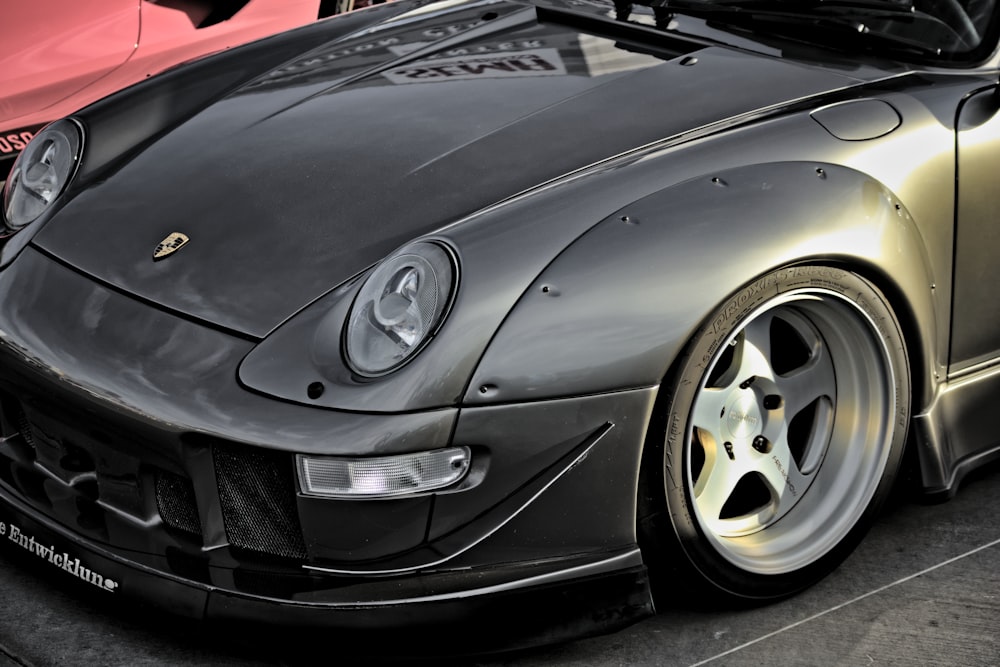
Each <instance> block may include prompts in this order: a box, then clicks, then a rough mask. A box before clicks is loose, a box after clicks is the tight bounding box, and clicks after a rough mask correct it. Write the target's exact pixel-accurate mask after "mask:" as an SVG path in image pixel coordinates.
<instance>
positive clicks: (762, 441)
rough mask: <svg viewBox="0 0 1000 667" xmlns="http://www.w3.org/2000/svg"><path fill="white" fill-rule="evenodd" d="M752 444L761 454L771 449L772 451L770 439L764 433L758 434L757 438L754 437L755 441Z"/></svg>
mask: <svg viewBox="0 0 1000 667" xmlns="http://www.w3.org/2000/svg"><path fill="white" fill-rule="evenodd" d="M750 446H751V447H753V448H754V449H756V450H757V451H758V452H760V453H761V454H767V453H768V452H769V451H771V443H770V441H768V439H767V438H765V437H764V436H762V435H758V436H757V437H756V438H754V439H753V443H751V445H750Z"/></svg>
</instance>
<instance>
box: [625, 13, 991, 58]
mask: <svg viewBox="0 0 1000 667" xmlns="http://www.w3.org/2000/svg"><path fill="white" fill-rule="evenodd" d="M612 2H613V4H614V6H615V13H616V17H617V18H618V19H619V20H623V21H636V22H640V23H651V24H653V25H655V26H656V27H657V28H659V29H661V30H668V31H677V32H687V31H689V30H691V31H692V32H699V31H698V30H697V27H696V26H695V27H694V28H693V29H692V26H690V25H686V24H685V19H686V18H689V17H693V18H695V19H697V20H698V21H699V22H702V23H703V25H705V26H707V27H708V28H710V29H713V30H723V31H726V32H729V33H733V34H736V35H740V34H743V35H748V34H757V35H772V36H775V35H776V36H780V37H782V38H784V39H791V40H794V41H798V42H804V43H809V44H814V45H818V46H823V47H826V48H833V49H838V50H845V51H851V52H857V51H867V52H875V53H878V54H880V55H885V56H888V57H894V58H898V59H902V60H910V61H913V60H918V61H928V62H935V63H947V62H960V63H974V62H978V61H982V60H983V59H985V58H986V57H988V56H989V55H990V54H991V53H992V52H993V49H994V47H995V45H996V34H995V33H996V32H997V25H996V24H997V21H996V20H994V8H995V6H996V3H997V0H612Z"/></svg>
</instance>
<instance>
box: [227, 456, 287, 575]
mask: <svg viewBox="0 0 1000 667" xmlns="http://www.w3.org/2000/svg"><path fill="white" fill-rule="evenodd" d="M212 452H213V456H214V459H215V475H216V480H217V482H218V484H219V501H220V502H221V504H222V518H223V520H224V521H225V524H226V535H227V536H228V538H229V543H230V544H231V545H232V546H234V547H236V548H239V549H247V550H250V551H257V552H260V553H266V554H272V555H274V556H281V557H283V558H296V559H304V558H305V557H306V546H305V541H304V540H303V539H302V528H301V527H300V526H299V519H298V513H297V511H296V507H295V480H294V479H293V478H292V462H291V460H290V459H289V456H290V455H289V454H286V453H283V452H274V451H270V450H266V449H256V448H250V447H236V446H233V445H225V444H216V445H215V446H214V447H213V449H212Z"/></svg>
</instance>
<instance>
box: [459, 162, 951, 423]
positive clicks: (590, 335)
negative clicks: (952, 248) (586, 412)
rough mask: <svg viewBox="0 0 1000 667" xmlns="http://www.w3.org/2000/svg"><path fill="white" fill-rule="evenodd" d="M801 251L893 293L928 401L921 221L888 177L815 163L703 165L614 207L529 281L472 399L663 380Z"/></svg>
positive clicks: (931, 309) (930, 340)
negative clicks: (719, 318) (729, 302)
mask: <svg viewBox="0 0 1000 667" xmlns="http://www.w3.org/2000/svg"><path fill="white" fill-rule="evenodd" d="M775 239H777V241H776V242H775V241H774V240H775ZM720 257H721V259H720ZM706 258H707V259H706ZM713 258H714V259H713ZM804 263H817V264H829V265H831V266H838V267H841V268H846V269H849V270H851V271H853V272H855V273H857V274H859V275H861V276H862V277H863V278H865V279H866V280H868V281H869V282H871V283H872V284H874V285H875V286H876V287H877V288H878V289H879V290H881V291H882V292H883V293H884V295H885V297H886V298H887V299H888V301H889V303H890V305H891V306H892V308H893V309H894V311H895V312H896V316H897V318H898V320H899V323H900V326H901V328H902V329H903V333H904V336H905V340H906V342H907V349H908V354H909V356H910V367H911V378H912V379H913V387H912V392H911V396H912V397H913V406H912V407H913V410H914V412H916V411H919V409H920V408H922V407H923V406H926V405H928V404H929V403H930V401H931V399H932V396H933V382H934V372H935V369H936V367H937V362H936V352H935V350H936V349H937V347H938V337H939V335H940V332H939V331H938V327H937V324H936V322H937V321H938V317H937V314H938V309H939V308H940V305H939V304H938V303H937V295H936V293H935V291H936V290H935V289H934V288H933V287H932V286H933V284H934V282H935V280H934V277H933V275H932V270H931V268H930V267H931V262H930V260H929V257H928V252H927V248H926V246H925V244H924V241H923V239H922V236H921V234H920V231H919V229H918V227H917V225H916V224H915V223H914V221H913V219H912V218H911V217H910V215H909V213H908V211H907V210H906V208H905V206H904V205H903V204H902V203H901V202H900V200H899V199H898V198H897V197H896V196H895V195H894V194H893V193H892V192H891V191H890V190H889V189H888V188H886V187H885V186H884V185H882V184H881V183H879V182H878V181H876V180H874V179H872V178H871V177H870V176H867V175H866V174H863V173H861V172H858V171H856V170H853V169H849V168H846V167H841V166H837V165H830V164H822V163H813V162H776V163H766V164H756V165H750V166H745V167H738V168H734V169H730V170H726V171H720V172H716V173H709V174H705V175H703V176H700V177H697V178H693V179H690V180H688V181H685V182H682V183H679V184H677V185H673V186H670V187H667V188H665V189H663V190H661V191H659V192H656V193H654V194H652V195H649V196H647V197H645V198H643V199H641V200H639V201H637V202H634V203H633V204H631V205H629V206H626V207H623V208H622V209H620V210H619V211H617V212H615V213H614V214H612V215H610V216H608V217H607V218H606V219H604V220H603V221H602V222H600V223H599V224H597V225H596V226H595V227H594V228H592V229H591V230H590V231H589V232H588V233H587V234H585V235H584V236H582V237H581V238H580V239H578V240H576V241H575V242H574V243H573V244H571V245H570V246H569V247H568V248H566V249H565V250H564V251H563V252H562V253H561V254H560V255H559V256H558V257H556V258H555V259H554V260H553V261H552V262H551V263H550V265H549V266H548V267H547V268H546V269H545V270H544V271H543V272H542V273H541V274H540V275H539V276H537V277H536V279H535V280H534V281H533V283H532V284H531V286H530V287H529V288H528V289H527V290H526V291H525V293H524V294H523V295H522V297H521V299H520V300H519V302H518V303H517V305H516V306H515V307H514V308H513V309H512V311H511V313H510V314H509V315H508V317H507V318H506V320H505V321H504V323H503V325H502V326H501V327H500V329H499V330H498V331H497V334H496V335H495V337H494V338H493V340H492V341H491V343H490V345H489V347H488V348H487V350H486V352H485V354H484V355H483V357H482V359H481V361H480V363H479V365H478V367H477V369H476V371H475V373H474V374H473V377H472V379H471V381H470V383H469V389H468V392H467V394H466V396H465V402H466V403H467V404H489V403H496V402H513V401H521V400H532V399H543V398H554V397H560V396H571V395H583V394H589V393H602V392H606V391H613V390H617V389H628V388H637V387H641V386H653V385H658V384H660V383H661V382H662V381H663V379H664V378H665V377H666V376H667V373H668V370H669V368H670V366H671V364H672V363H674V361H675V360H676V359H677V357H678V356H679V355H680V354H681V352H682V351H683V349H684V347H685V345H686V344H687V342H688V341H689V340H691V338H692V337H693V335H694V334H695V332H696V331H697V330H698V328H699V327H701V326H704V325H705V319H706V318H708V317H709V316H710V314H711V313H712V312H713V311H714V310H715V309H716V308H717V306H718V305H719V304H721V303H723V302H724V301H725V299H726V298H727V297H729V296H730V295H732V294H733V293H735V292H737V291H738V290H739V289H740V288H741V287H742V286H744V285H747V284H751V283H752V282H753V280H754V279H755V278H759V277H760V276H763V275H766V274H767V273H768V272H770V271H773V270H776V269H779V268H782V267H789V266H794V265H796V264H804ZM719 265H721V267H720V266H719ZM540 333H544V335H540ZM483 388H486V389H487V391H482V389H483Z"/></svg>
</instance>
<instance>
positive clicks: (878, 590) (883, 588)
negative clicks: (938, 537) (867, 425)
mask: <svg viewBox="0 0 1000 667" xmlns="http://www.w3.org/2000/svg"><path fill="white" fill-rule="evenodd" d="M998 544H1000V539H998V540H993V541H992V542H990V543H988V544H984V545H982V546H980V547H976V548H975V549H973V550H971V551H967V552H965V553H964V554H960V555H958V556H955V557H954V558H949V559H948V560H946V561H942V562H940V563H938V564H937V565H931V566H930V567H929V568H927V569H925V570H921V571H920V572H916V573H914V574H911V575H909V576H907V577H903V578H902V579H899V580H897V581H894V582H892V583H891V584H886V585H885V586H881V587H879V588H876V589H875V590H873V591H868V592H867V593H865V594H863V595H859V596H858V597H856V598H854V599H853V600H848V601H847V602H842V603H840V604H838V605H836V606H834V607H830V608H829V609H826V610H824V611H821V612H819V613H817V614H813V615H812V616H809V617H808V618H803V619H802V620H801V621H796V622H795V623H792V624H790V625H786V626H785V627H783V628H779V629H778V630H775V631H774V632H769V633H767V634H766V635H761V636H760V637H757V638H756V639H751V640H750V641H748V642H746V643H744V644H740V645H739V646H734V647H733V648H731V649H729V650H728V651H723V652H722V653H720V654H718V655H713V656H712V657H711V658H706V659H704V660H702V661H700V662H696V663H694V664H692V665H691V666H690V667H700V665H707V664H708V663H710V662H714V661H716V660H718V659H719V658H724V657H726V656H727V655H732V654H733V653H736V652H737V651H742V650H743V649H745V648H747V647H748V646H753V645H754V644H758V643H760V642H762V641H764V640H765V639H770V638H771V637H774V636H776V635H780V634H781V633H782V632H786V631H787V630H791V629H792V628H797V627H799V626H800V625H805V624H806V623H809V622H810V621H815V620H816V619H817V618H820V617H821V616H826V615H827V614H829V613H832V612H835V611H838V610H840V609H843V608H844V607H847V606H849V605H852V604H854V603H855V602H860V601H861V600H864V599H865V598H868V597H871V596H872V595H877V594H879V593H881V592H882V591H886V590H889V589H890V588H892V587H893V586H898V585H899V584H905V583H906V582H907V581H910V580H911V579H916V578H917V577H922V576H923V575H925V574H927V573H928V572H933V571H934V570H937V569H938V568H941V567H944V566H945V565H950V564H952V563H954V562H955V561H959V560H962V559H963V558H967V557H969V556H971V555H972V554H975V553H979V552H980V551H983V550H984V549H989V548H990V547H995V546H997V545H998Z"/></svg>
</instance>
